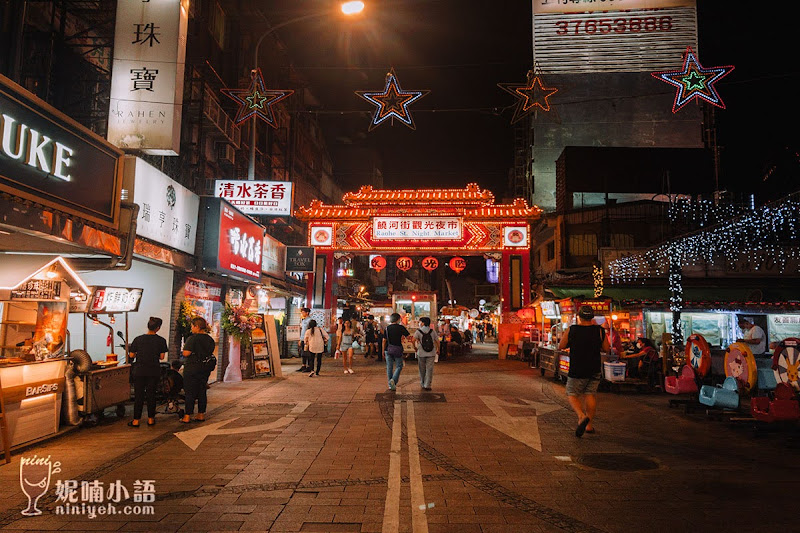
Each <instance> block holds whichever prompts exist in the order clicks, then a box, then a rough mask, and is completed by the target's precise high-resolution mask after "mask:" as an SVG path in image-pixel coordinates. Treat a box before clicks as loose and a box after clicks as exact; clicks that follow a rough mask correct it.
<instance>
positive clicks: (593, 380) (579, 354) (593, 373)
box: [558, 305, 611, 437]
mask: <svg viewBox="0 0 800 533" xmlns="http://www.w3.org/2000/svg"><path fill="white" fill-rule="evenodd" d="M593 318H594V310H593V309H592V308H591V307H589V306H588V305H584V306H581V308H580V309H579V310H578V323H577V324H575V325H574V326H570V327H569V329H567V331H565V332H564V335H563V336H562V337H561V342H560V343H559V345H558V347H559V348H560V349H561V350H566V349H567V348H569V374H568V375H567V400H569V404H570V406H572V410H573V411H575V414H576V415H578V427H577V428H576V429H575V436H576V437H582V436H583V434H584V433H585V432H588V433H594V427H593V426H592V420H594V415H595V412H596V411H597V399H596V398H595V395H596V393H597V386H598V385H599V384H600V365H601V360H600V352H601V351H602V352H606V353H607V352H608V351H609V350H610V349H611V347H610V345H609V342H608V337H607V336H606V333H605V331H603V328H602V327H600V326H598V325H597V324H595V323H594V321H593V320H592V319H593Z"/></svg>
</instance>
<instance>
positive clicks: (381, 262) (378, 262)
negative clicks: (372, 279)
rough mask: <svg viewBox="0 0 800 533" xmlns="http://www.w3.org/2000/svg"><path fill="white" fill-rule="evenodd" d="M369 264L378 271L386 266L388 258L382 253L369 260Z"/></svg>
mask: <svg viewBox="0 0 800 533" xmlns="http://www.w3.org/2000/svg"><path fill="white" fill-rule="evenodd" d="M369 266H371V267H372V268H374V269H375V271H376V272H380V271H381V270H383V269H384V268H386V258H385V257H383V256H382V255H376V256H375V257H373V258H372V261H370V262H369Z"/></svg>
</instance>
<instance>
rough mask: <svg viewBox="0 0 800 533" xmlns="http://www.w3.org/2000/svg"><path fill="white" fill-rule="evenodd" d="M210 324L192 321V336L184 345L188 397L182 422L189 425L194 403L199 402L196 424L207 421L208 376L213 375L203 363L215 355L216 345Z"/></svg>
mask: <svg viewBox="0 0 800 533" xmlns="http://www.w3.org/2000/svg"><path fill="white" fill-rule="evenodd" d="M207 332H208V323H207V322H206V319H205V318H203V317H199V316H198V317H195V318H193V319H192V334H191V335H190V336H189V338H188V339H186V342H185V343H184V344H183V357H185V362H184V366H183V390H184V392H185V396H186V406H185V407H186V412H185V414H184V417H183V418H182V419H181V422H182V423H184V424H188V423H189V422H191V420H192V418H191V416H192V414H194V402H195V400H197V416H196V417H195V418H194V420H195V421H196V422H203V421H204V420H205V419H206V406H207V404H208V398H207V396H206V386H207V385H208V376H209V375H210V374H211V373H210V372H209V371H208V369H207V368H206V366H205V364H204V363H203V361H205V360H206V359H208V358H209V357H211V356H212V355H214V348H215V347H216V343H215V342H214V339H213V338H212V337H211V335H209V334H208V333H207Z"/></svg>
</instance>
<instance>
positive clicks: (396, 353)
mask: <svg viewBox="0 0 800 533" xmlns="http://www.w3.org/2000/svg"><path fill="white" fill-rule="evenodd" d="M389 320H390V322H391V324H389V325H388V326H387V327H386V377H388V378H389V388H390V389H392V390H395V388H397V381H398V380H399V379H400V372H401V371H402V370H403V338H405V337H408V336H409V335H410V333H409V332H408V330H407V329H406V327H405V326H404V325H403V324H401V323H400V315H399V314H398V313H392V315H391V316H390V317H389Z"/></svg>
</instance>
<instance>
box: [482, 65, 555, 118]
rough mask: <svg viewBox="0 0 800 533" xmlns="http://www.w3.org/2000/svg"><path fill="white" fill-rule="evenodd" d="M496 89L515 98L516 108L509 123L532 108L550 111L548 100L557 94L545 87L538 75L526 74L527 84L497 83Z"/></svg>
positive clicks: (552, 89)
mask: <svg viewBox="0 0 800 533" xmlns="http://www.w3.org/2000/svg"><path fill="white" fill-rule="evenodd" d="M497 86H498V87H500V88H501V89H503V90H504V91H506V92H507V93H509V94H511V95H513V96H514V98H517V100H518V102H517V107H516V109H514V116H513V117H512V118H511V123H512V124H513V123H515V122H517V121H518V120H519V119H521V118H522V117H524V116H525V115H527V114H528V113H530V112H531V111H532V110H533V108H535V107H538V108H539V109H541V110H542V111H550V102H548V101H547V99H548V98H550V97H551V96H553V95H554V94H555V93H557V92H558V89H555V88H550V87H545V86H544V84H543V83H542V78H541V76H540V75H539V74H533V73H532V72H528V83H526V84H519V83H498V84H497Z"/></svg>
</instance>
